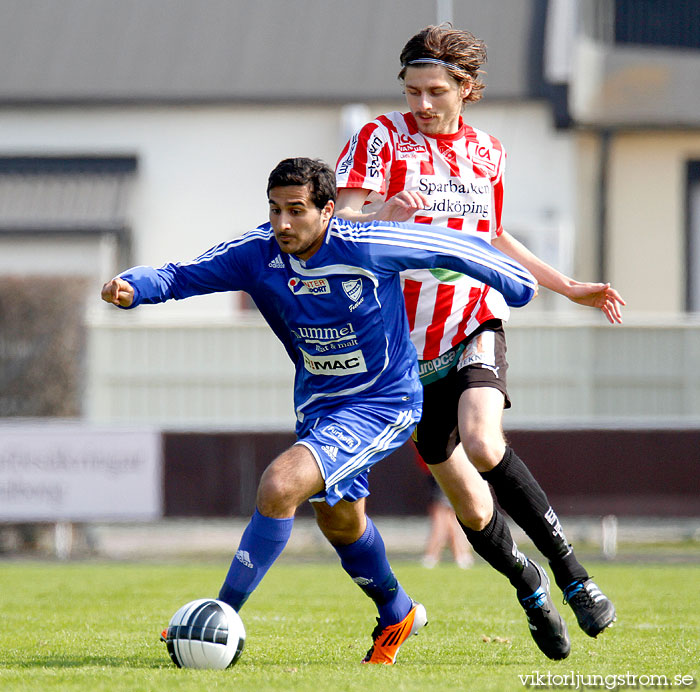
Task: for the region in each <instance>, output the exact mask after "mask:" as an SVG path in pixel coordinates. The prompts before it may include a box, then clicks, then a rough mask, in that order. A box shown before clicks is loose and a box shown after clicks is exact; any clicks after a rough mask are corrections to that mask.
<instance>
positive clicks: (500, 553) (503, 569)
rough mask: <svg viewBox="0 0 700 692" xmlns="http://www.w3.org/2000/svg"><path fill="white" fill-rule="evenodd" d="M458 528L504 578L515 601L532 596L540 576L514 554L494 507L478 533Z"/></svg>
mask: <svg viewBox="0 0 700 692" xmlns="http://www.w3.org/2000/svg"><path fill="white" fill-rule="evenodd" d="M460 526H461V527H462V530H463V531H464V534H465V535H466V537H467V538H468V539H469V542H470V543H471V544H472V547H473V548H474V552H475V553H476V554H477V555H480V556H481V557H483V558H484V560H486V562H488V563H489V565H491V567H493V568H494V569H495V570H497V571H498V572H500V573H501V574H503V575H504V576H506V577H507V578H508V580H509V581H510V583H511V584H512V585H513V586H514V587H515V588H516V590H517V592H518V598H525V597H526V596H529V595H530V594H532V593H533V592H534V591H535V590H536V589H537V587H538V586H539V585H540V575H539V573H538V572H537V570H536V569H535V568H534V567H533V566H532V565H531V564H530V562H529V561H528V559H527V558H526V557H525V556H524V555H523V554H522V553H521V552H520V551H519V550H518V546H517V545H516V544H515V541H514V540H513V536H512V535H511V533H510V529H509V528H508V524H507V523H506V520H505V518H504V517H503V515H502V514H501V513H500V512H499V511H498V510H497V509H496V508H495V507H494V510H493V516H492V517H491V521H490V522H489V523H488V524H487V525H486V527H485V528H484V529H482V530H481V531H474V530H473V529H470V528H467V527H466V526H465V525H464V524H462V523H461V522H460Z"/></svg>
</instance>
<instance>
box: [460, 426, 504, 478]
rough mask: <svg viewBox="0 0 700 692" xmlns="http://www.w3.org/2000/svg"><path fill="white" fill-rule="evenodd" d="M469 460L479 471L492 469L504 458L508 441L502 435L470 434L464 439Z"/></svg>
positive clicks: (463, 442) (463, 443)
mask: <svg viewBox="0 0 700 692" xmlns="http://www.w3.org/2000/svg"><path fill="white" fill-rule="evenodd" d="M462 445H463V447H464V451H465V452H466V454H467V457H469V461H471V463H472V464H473V465H474V466H475V468H476V470H477V471H479V472H482V473H483V472H485V471H490V470H491V469H492V468H494V467H495V466H497V465H498V463H499V462H500V461H501V459H503V455H504V454H505V451H506V443H505V440H504V439H503V436H502V435H493V436H491V437H487V436H480V437H477V436H474V435H472V436H468V437H467V438H466V439H464V440H462Z"/></svg>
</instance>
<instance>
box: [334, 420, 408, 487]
mask: <svg viewBox="0 0 700 692" xmlns="http://www.w3.org/2000/svg"><path fill="white" fill-rule="evenodd" d="M415 423H416V420H415V419H414V418H413V412H412V411H402V412H401V413H400V414H399V416H398V418H397V419H396V421H394V422H393V423H392V424H391V425H388V426H387V427H386V428H384V430H382V432H380V433H379V435H377V437H375V438H374V440H372V442H371V444H370V445H369V446H367V447H365V448H364V449H363V450H362V451H361V452H360V453H359V454H356V455H355V456H354V457H350V459H348V461H346V462H345V463H344V464H343V465H342V466H341V467H340V468H338V469H337V470H336V471H334V472H333V473H332V474H331V475H330V476H329V477H328V478H326V488H330V487H331V486H333V485H335V484H336V483H339V482H340V481H341V480H343V479H344V478H347V477H348V476H352V475H354V474H355V473H356V472H357V470H358V469H360V468H362V467H364V466H366V465H367V463H368V461H369V459H370V458H371V457H373V456H374V455H375V454H379V453H381V452H384V451H386V450H387V449H388V448H389V446H390V444H391V442H392V440H394V439H395V438H396V437H397V435H399V433H400V432H401V431H402V430H405V429H406V428H408V427H409V426H411V425H415Z"/></svg>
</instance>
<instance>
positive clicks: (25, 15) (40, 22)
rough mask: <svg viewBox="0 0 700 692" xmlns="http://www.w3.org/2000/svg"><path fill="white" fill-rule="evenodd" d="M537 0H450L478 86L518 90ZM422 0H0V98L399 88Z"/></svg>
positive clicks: (296, 96) (159, 97)
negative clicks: (479, 61) (482, 51)
mask: <svg viewBox="0 0 700 692" xmlns="http://www.w3.org/2000/svg"><path fill="white" fill-rule="evenodd" d="M541 4H542V3H541V2H538V0H488V1H486V2H484V1H483V0H454V1H453V23H454V24H455V26H458V27H461V28H465V29H468V30H470V31H472V32H473V33H474V34H476V35H477V36H479V37H480V38H482V39H484V40H485V41H486V43H487V45H488V48H489V64H488V75H487V80H486V81H487V85H488V86H487V90H486V92H485V93H486V97H487V98H518V97H522V96H523V95H527V93H528V89H529V86H528V85H529V84H530V83H531V79H530V77H529V75H530V66H531V62H532V61H531V46H532V40H531V32H532V27H533V19H534V18H535V17H536V14H537V8H538V6H540V5H541ZM436 7H437V2H435V1H434V0H0V65H2V69H1V70H0V105H2V104H5V105H8V104H22V103H33V104H36V103H51V104H55V103H128V102H135V103H144V102H166V103H167V102H192V103H201V102H227V103H228V102H274V101H283V102H284V101H287V102H289V101H303V102H307V101H314V102H349V101H373V100H375V101H376V100H386V99H392V98H395V97H397V96H398V95H399V85H398V83H397V81H396V74H397V72H398V70H399V67H400V66H399V61H398V56H399V53H400V50H401V48H402V47H403V45H404V43H405V42H406V40H407V39H408V38H409V37H410V36H411V35H413V34H414V33H415V32H416V31H418V30H420V29H421V28H422V27H424V26H427V25H428V24H434V23H436V19H437V9H436Z"/></svg>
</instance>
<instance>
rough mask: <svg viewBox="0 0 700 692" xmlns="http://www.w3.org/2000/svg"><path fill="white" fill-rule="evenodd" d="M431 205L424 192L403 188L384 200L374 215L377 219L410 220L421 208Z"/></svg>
mask: <svg viewBox="0 0 700 692" xmlns="http://www.w3.org/2000/svg"><path fill="white" fill-rule="evenodd" d="M428 206H429V203H428V198H427V197H426V196H425V195H424V194H423V193H422V192H412V191H409V190H403V191H402V192H399V193H398V194H397V195H394V196H393V197H392V198H391V199H389V200H387V201H386V202H384V204H383V205H382V207H381V208H379V209H378V210H377V212H376V216H375V217H374V218H375V219H376V220H377V221H408V220H409V219H410V218H411V217H412V216H413V215H414V214H415V213H416V212H417V211H419V210H420V209H426V208H427V207H428Z"/></svg>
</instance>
